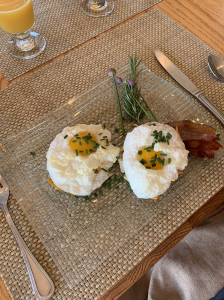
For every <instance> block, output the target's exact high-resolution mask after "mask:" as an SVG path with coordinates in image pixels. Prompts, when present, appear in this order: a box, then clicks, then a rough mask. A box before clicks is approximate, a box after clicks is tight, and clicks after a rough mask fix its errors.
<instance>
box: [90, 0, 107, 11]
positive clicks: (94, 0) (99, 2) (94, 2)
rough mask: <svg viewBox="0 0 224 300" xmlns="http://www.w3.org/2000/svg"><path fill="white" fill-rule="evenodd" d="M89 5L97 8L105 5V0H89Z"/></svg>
mask: <svg viewBox="0 0 224 300" xmlns="http://www.w3.org/2000/svg"><path fill="white" fill-rule="evenodd" d="M89 4H90V7H91V8H93V9H99V8H102V7H104V6H105V0H89Z"/></svg>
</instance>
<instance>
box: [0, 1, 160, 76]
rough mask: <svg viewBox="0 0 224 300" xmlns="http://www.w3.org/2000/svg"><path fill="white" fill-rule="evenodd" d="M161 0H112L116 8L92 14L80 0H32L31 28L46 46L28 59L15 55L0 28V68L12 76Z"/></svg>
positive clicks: (22, 72) (24, 71) (7, 35)
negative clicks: (40, 52) (33, 19)
mask: <svg viewBox="0 0 224 300" xmlns="http://www.w3.org/2000/svg"><path fill="white" fill-rule="evenodd" d="M160 1H161V0H139V1H132V0H121V1H117V0H114V3H115V8H114V11H113V12H112V13H111V14H110V15H108V16H107V17H103V18H93V17H88V16H87V15H85V14H84V13H82V11H81V3H82V1H81V0H78V1H77V0H66V1H64V0H57V1H45V0H33V6H34V13H35V24H34V26H33V28H32V30H33V31H35V32H38V33H40V34H41V35H43V36H44V37H45V39H46V41H47V46H46V49H45V51H44V52H43V53H42V54H41V55H40V56H38V57H36V58H34V59H31V60H29V61H23V60H19V59H15V58H13V57H12V56H11V55H9V54H8V53H7V42H8V40H9V38H10V37H9V34H7V33H5V32H4V31H3V30H2V29H1V28H0V44H1V48H0V66H1V67H0V70H1V72H2V73H3V75H4V76H5V77H6V78H7V79H8V80H12V79H13V78H16V77H18V76H19V75H22V74H24V73H26V72H28V71H30V70H32V69H33V68H35V67H37V66H39V65H42V64H43V63H45V62H47V61H49V60H50V59H52V58H54V57H56V56H58V55H60V54H62V53H65V52H66V51H68V50H70V49H72V48H74V47H75V46H78V45H80V44H82V43H84V42H85V41H88V40H89V39H91V38H93V37H95V36H96V35H98V34H100V33H102V32H104V31H106V30H108V29H110V28H112V27H114V26H116V25H117V24H119V23H122V22H123V21H125V20H127V19H129V18H130V17H132V16H134V15H136V14H138V13H140V12H142V11H143V10H145V9H147V8H149V7H151V6H153V5H155V4H157V3H159V2H160Z"/></svg>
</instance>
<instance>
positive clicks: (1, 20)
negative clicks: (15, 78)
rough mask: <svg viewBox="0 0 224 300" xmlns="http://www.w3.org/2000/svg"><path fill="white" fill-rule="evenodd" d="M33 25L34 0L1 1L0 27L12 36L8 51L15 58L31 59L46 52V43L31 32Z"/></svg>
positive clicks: (42, 38)
mask: <svg viewBox="0 0 224 300" xmlns="http://www.w3.org/2000/svg"><path fill="white" fill-rule="evenodd" d="M33 24H34V13H33V3H32V0H0V27H1V28H2V29H3V30H4V31H5V32H7V33H9V34H11V35H12V37H11V40H10V41H9V43H8V51H9V53H10V54H11V55H12V56H13V57H16V58H21V59H30V58H33V57H36V56H37V55H39V54H40V53H41V52H43V51H44V49H45V47H46V41H45V39H44V37H43V36H41V35H40V34H39V33H36V32H31V31H30V29H31V27H32V26H33Z"/></svg>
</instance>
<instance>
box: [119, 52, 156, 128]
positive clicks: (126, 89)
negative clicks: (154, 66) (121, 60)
mask: <svg viewBox="0 0 224 300" xmlns="http://www.w3.org/2000/svg"><path fill="white" fill-rule="evenodd" d="M128 59H129V66H130V75H129V78H130V79H127V80H126V81H125V83H124V84H122V89H123V106H124V110H125V111H126V113H127V114H128V115H129V116H130V117H131V118H132V119H133V120H134V121H135V122H137V123H139V120H140V119H141V118H142V117H143V115H144V114H145V115H146V116H147V117H148V118H149V120H150V121H151V122H152V121H156V122H157V119H156V117H155V116H154V114H153V113H152V111H151V109H150V108H149V107H148V105H147V103H146V101H145V100H144V98H143V97H142V95H141V92H140V89H139V88H138V80H137V79H138V75H139V74H140V73H141V71H142V69H140V70H139V71H138V70H137V68H138V66H139V65H140V63H141V60H138V59H137V55H136V53H135V55H133V56H129V57H128ZM150 115H151V116H150Z"/></svg>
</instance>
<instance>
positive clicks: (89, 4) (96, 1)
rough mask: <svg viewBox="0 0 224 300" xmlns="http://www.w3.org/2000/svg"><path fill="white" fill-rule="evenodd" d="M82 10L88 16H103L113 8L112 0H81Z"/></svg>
mask: <svg viewBox="0 0 224 300" xmlns="http://www.w3.org/2000/svg"><path fill="white" fill-rule="evenodd" d="M81 8H82V11H83V12H84V13H85V14H86V15H88V16H90V17H96V18H97V17H105V16H107V15H109V14H110V13H112V11H113V10H114V1H113V0H83V1H82V4H81Z"/></svg>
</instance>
